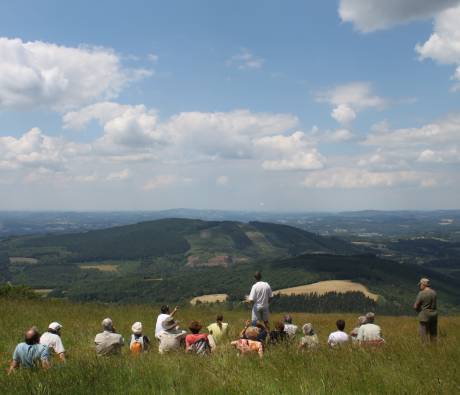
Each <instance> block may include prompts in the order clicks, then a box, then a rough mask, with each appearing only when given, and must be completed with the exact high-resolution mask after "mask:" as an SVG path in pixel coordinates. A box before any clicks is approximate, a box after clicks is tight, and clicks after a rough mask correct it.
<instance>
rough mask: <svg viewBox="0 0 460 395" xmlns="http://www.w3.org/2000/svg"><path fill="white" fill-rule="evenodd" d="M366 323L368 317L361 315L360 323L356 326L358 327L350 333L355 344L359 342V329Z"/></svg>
mask: <svg viewBox="0 0 460 395" xmlns="http://www.w3.org/2000/svg"><path fill="white" fill-rule="evenodd" d="M365 323H366V316H365V315H360V316H359V317H358V322H357V324H356V327H355V328H353V330H352V331H351V332H350V337H351V340H352V341H353V342H356V341H357V339H356V338H357V337H358V331H359V328H360V327H361V325H364V324H365Z"/></svg>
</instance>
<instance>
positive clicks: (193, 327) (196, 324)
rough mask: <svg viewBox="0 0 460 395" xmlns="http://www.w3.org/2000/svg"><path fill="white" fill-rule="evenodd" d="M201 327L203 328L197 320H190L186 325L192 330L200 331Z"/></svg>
mask: <svg viewBox="0 0 460 395" xmlns="http://www.w3.org/2000/svg"><path fill="white" fill-rule="evenodd" d="M201 328H203V325H201V324H200V323H199V322H198V321H192V322H191V323H190V325H189V327H188V329H190V330H191V331H192V332H193V331H198V332H199V331H201Z"/></svg>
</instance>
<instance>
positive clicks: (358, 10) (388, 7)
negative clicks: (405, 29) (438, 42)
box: [339, 0, 460, 32]
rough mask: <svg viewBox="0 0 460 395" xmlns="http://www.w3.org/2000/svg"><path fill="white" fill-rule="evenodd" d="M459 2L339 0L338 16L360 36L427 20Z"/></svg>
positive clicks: (430, 0)
mask: <svg viewBox="0 0 460 395" xmlns="http://www.w3.org/2000/svg"><path fill="white" fill-rule="evenodd" d="M459 3H460V1H459V0H383V1H382V0H364V1H363V0H341V1H340V5H339V15H340V18H341V19H342V21H344V22H351V23H353V25H354V26H355V28H356V29H358V30H360V31H362V32H371V31H375V30H379V29H385V28H388V27H391V26H393V25H396V24H399V23H405V22H410V21H414V20H418V19H426V18H430V17H432V16H433V15H436V14H437V13H439V12H441V11H443V10H445V9H447V8H450V7H453V6H455V5H457V4H459Z"/></svg>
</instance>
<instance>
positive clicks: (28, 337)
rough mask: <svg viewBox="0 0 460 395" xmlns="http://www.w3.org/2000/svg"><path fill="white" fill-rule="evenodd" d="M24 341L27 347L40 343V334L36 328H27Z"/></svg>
mask: <svg viewBox="0 0 460 395" xmlns="http://www.w3.org/2000/svg"><path fill="white" fill-rule="evenodd" d="M24 341H25V342H26V344H28V345H29V346H32V345H34V344H38V343H40V332H39V331H38V329H37V327H35V326H33V327H32V328H29V329H28V330H27V332H26V334H25V336H24Z"/></svg>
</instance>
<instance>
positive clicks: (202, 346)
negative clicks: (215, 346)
mask: <svg viewBox="0 0 460 395" xmlns="http://www.w3.org/2000/svg"><path fill="white" fill-rule="evenodd" d="M189 352H191V353H194V354H197V355H207V354H209V353H210V352H211V346H210V345H209V342H208V340H206V339H201V340H198V341H196V342H195V343H193V344H192V345H191V346H190V348H189Z"/></svg>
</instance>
